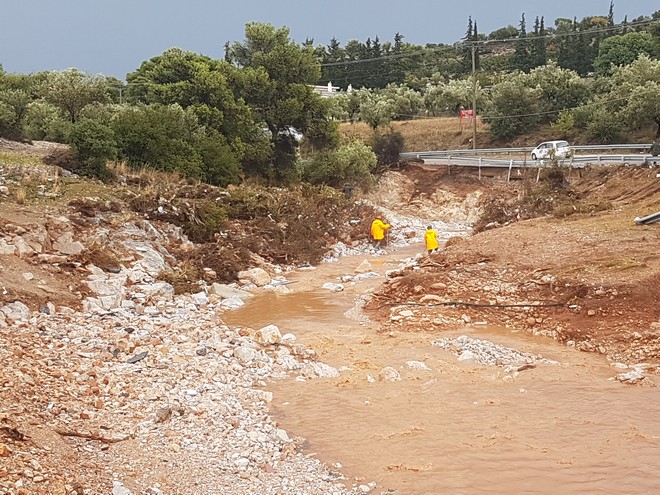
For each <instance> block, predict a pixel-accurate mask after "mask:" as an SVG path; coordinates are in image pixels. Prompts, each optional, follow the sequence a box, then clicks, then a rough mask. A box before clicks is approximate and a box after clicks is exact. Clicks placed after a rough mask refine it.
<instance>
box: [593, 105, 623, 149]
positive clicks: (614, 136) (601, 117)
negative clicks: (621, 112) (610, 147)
mask: <svg viewBox="0 0 660 495" xmlns="http://www.w3.org/2000/svg"><path fill="white" fill-rule="evenodd" d="M621 131H622V124H621V120H620V119H619V118H618V117H617V116H616V115H613V114H611V113H607V112H605V111H598V112H595V113H594V116H593V118H592V120H591V121H590V122H589V123H588V124H587V132H588V133H589V136H590V137H591V139H592V140H594V141H595V142H597V143H602V144H608V143H613V142H615V141H617V140H618V139H619V137H620V135H621Z"/></svg>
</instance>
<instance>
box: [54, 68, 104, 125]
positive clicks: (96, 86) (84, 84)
mask: <svg viewBox="0 0 660 495" xmlns="http://www.w3.org/2000/svg"><path fill="white" fill-rule="evenodd" d="M43 96H44V98H46V100H48V101H50V102H51V103H52V104H54V105H56V106H57V107H59V108H60V109H62V111H63V112H64V113H65V114H66V115H67V117H68V118H69V120H70V121H71V123H73V124H75V123H76V121H77V120H78V117H79V114H80V111H81V110H82V109H83V108H85V106H86V105H89V104H90V103H94V102H99V103H106V102H108V101H109V95H108V85H107V84H106V80H105V78H104V77H103V76H98V75H97V76H90V75H87V74H85V73H84V72H81V71H79V70H78V69H67V70H65V71H61V72H50V73H48V75H47V78H46V81H45V84H44V88H43Z"/></svg>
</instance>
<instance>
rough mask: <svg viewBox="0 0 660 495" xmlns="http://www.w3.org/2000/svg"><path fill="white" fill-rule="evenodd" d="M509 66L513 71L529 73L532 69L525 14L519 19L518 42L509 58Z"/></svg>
mask: <svg viewBox="0 0 660 495" xmlns="http://www.w3.org/2000/svg"><path fill="white" fill-rule="evenodd" d="M511 64H512V66H513V69H515V70H520V71H523V72H529V70H530V69H531V68H532V60H531V56H530V47H529V41H528V39H527V24H526V22H525V14H523V15H522V17H521V18H520V24H519V29H518V40H517V41H516V43H515V51H514V53H513V56H512V57H511Z"/></svg>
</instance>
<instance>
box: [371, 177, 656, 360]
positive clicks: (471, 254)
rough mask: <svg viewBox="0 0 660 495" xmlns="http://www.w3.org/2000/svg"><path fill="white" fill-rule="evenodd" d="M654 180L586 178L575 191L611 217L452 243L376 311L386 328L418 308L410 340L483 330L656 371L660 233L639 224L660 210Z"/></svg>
mask: <svg viewBox="0 0 660 495" xmlns="http://www.w3.org/2000/svg"><path fill="white" fill-rule="evenodd" d="M655 174H656V172H655V170H649V169H643V168H625V167H622V168H619V169H597V170H591V171H586V172H585V173H584V174H583V176H582V177H581V178H577V179H575V180H573V181H572V184H571V187H572V189H573V190H574V191H576V192H577V193H578V194H579V195H580V196H581V197H582V198H590V199H592V200H597V199H598V200H608V201H611V209H609V210H607V211H601V212H598V213H594V214H589V215H586V214H582V215H578V214H576V215H572V216H569V217H568V218H555V217H552V216H548V217H542V218H536V219H532V220H527V221H523V222H516V223H512V224H510V225H507V226H505V227H502V228H496V229H492V230H488V231H485V232H482V233H479V234H477V235H474V236H471V237H470V238H468V239H465V240H458V241H456V242H452V243H450V244H449V245H448V246H447V248H446V249H445V250H444V252H442V253H440V254H438V255H433V256H431V258H430V259H429V260H427V262H426V268H425V269H424V270H420V271H415V272H411V273H409V274H407V275H406V276H404V277H402V278H397V279H394V280H392V281H391V282H389V283H388V284H387V285H385V286H384V287H383V289H382V290H381V292H380V293H379V294H378V297H376V298H375V299H374V301H373V302H372V304H371V307H372V308H373V309H374V310H375V311H377V312H379V314H380V317H381V318H383V319H388V318H389V316H390V312H391V308H392V306H393V305H396V304H399V303H404V304H405V303H413V306H412V307H413V309H414V310H415V312H416V316H415V318H414V321H412V322H408V323H407V324H404V325H403V327H404V328H407V329H409V330H411V331H420V330H424V329H428V328H429V324H428V322H429V321H431V322H433V323H432V324H431V325H430V326H431V327H433V328H436V327H437V328H444V327H448V326H449V327H451V326H453V325H454V326H455V325H457V324H464V323H465V322H476V321H487V322H488V323H489V324H495V325H503V326H509V327H513V328H518V329H524V330H529V331H533V332H536V333H545V334H549V335H553V336H555V337H557V338H558V339H560V340H562V341H565V342H569V341H570V343H571V345H577V346H578V347H580V348H582V349H584V350H595V351H598V352H601V353H604V354H608V355H609V356H611V358H612V359H615V360H622V361H626V362H642V361H649V360H650V361H656V362H657V361H658V360H660V307H658V304H657V301H658V300H660V252H659V248H660V226H658V225H657V224H656V225H649V226H643V225H637V224H636V223H635V222H634V221H633V219H634V218H635V217H637V216H642V215H645V214H648V213H651V212H654V211H659V210H660V180H659V179H657V178H656V177H655ZM427 187H429V185H428V184H427ZM513 187H515V186H512V188H513ZM514 194H515V193H514V192H513V191H510V192H509V196H513V195H514ZM424 296H431V297H426V298H425V299H424ZM420 301H421V302H422V305H421V306H417V304H419V303H420ZM424 301H426V303H424ZM449 301H460V302H465V303H471V304H474V305H473V306H464V305H458V306H452V305H447V304H446V303H447V302H449ZM428 304H431V305H428ZM434 304H435V305H434ZM509 305H517V307H507V306H509ZM388 326H394V327H397V328H398V327H400V326H402V323H401V322H400V321H399V320H397V321H396V322H393V323H388V324H387V325H386V328H387V327H388Z"/></svg>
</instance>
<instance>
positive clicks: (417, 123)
mask: <svg viewBox="0 0 660 495" xmlns="http://www.w3.org/2000/svg"><path fill="white" fill-rule="evenodd" d="M389 128H390V129H393V130H394V131H398V132H400V133H401V134H403V137H404V139H405V151H431V150H448V149H469V148H471V147H472V142H471V141H470V140H471V139H472V123H471V122H470V121H469V120H467V119H466V120H464V121H463V124H462V128H461V124H460V122H459V119H458V118H456V117H433V118H420V119H416V120H402V121H394V122H392V123H391V125H390V127H389ZM339 129H340V132H341V134H342V135H343V136H345V137H346V138H348V139H359V140H362V141H364V142H369V141H370V140H371V136H372V135H373V131H372V130H371V128H370V127H369V126H368V125H367V124H365V123H364V122H357V123H355V124H350V123H343V124H341V125H340V127H339ZM387 130H388V129H387V128H383V129H381V130H380V131H381V132H387ZM654 134H655V125H653V126H649V127H648V128H647V129H642V130H640V131H637V132H635V133H630V134H629V135H626V136H623V137H622V138H621V139H620V140H619V141H618V142H624V143H650V142H651V141H653V136H654ZM564 138H566V139H568V141H569V142H570V143H571V144H595V143H593V142H592V141H591V140H590V138H589V136H588V135H586V134H585V133H584V132H580V131H578V130H575V131H574V135H573V136H568V137H566V136H556V135H555V134H554V133H553V131H552V130H551V129H550V127H549V126H544V127H541V128H539V129H536V130H534V131H533V132H530V133H527V134H525V135H522V136H518V137H516V138H514V139H510V140H502V139H495V138H493V137H492V136H491V135H490V133H489V131H488V124H485V123H483V122H482V121H481V119H477V148H494V147H521V146H536V145H537V144H539V143H541V142H543V141H548V140H552V139H564Z"/></svg>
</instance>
